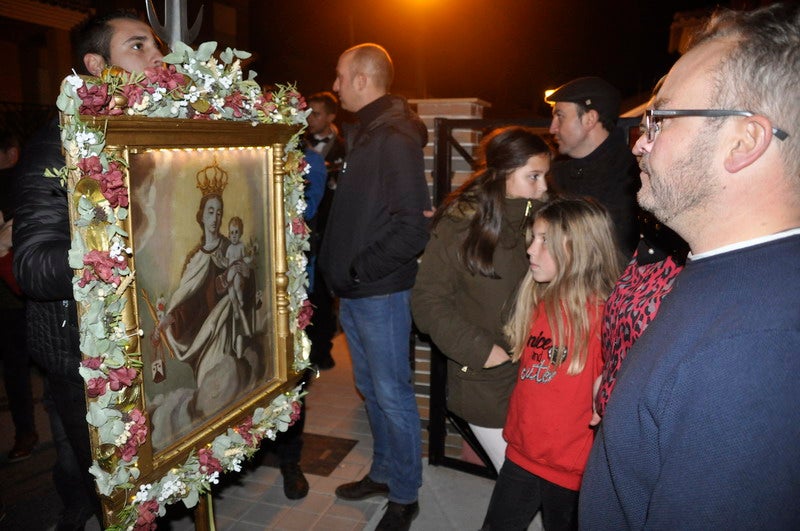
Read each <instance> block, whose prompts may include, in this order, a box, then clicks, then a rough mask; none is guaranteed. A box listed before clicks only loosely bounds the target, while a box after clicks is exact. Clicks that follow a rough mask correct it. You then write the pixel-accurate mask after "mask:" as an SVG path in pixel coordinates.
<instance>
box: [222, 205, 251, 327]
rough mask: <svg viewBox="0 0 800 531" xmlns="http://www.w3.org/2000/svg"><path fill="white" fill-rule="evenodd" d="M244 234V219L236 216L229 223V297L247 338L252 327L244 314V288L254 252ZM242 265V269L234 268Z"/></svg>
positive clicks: (226, 253)
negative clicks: (243, 240)
mask: <svg viewBox="0 0 800 531" xmlns="http://www.w3.org/2000/svg"><path fill="white" fill-rule="evenodd" d="M243 233H244V223H243V222H242V218H240V217H238V216H234V217H232V218H231V220H230V221H229V222H228V239H229V240H230V242H231V243H230V245H229V246H228V249H227V251H226V252H225V259H226V260H227V267H228V278H227V281H228V297H229V298H230V300H231V303H232V304H233V307H234V313H233V317H234V319H236V320H239V321H240V323H241V325H242V331H243V332H244V335H245V336H250V327H249V326H248V323H247V318H246V316H245V313H244V294H243V291H244V289H243V286H244V282H245V279H246V278H248V277H249V276H250V270H251V263H252V261H253V256H252V252H248V249H247V247H246V246H245V244H244V243H243V242H242V236H243ZM237 264H240V265H241V266H242V267H232V266H234V265H237Z"/></svg>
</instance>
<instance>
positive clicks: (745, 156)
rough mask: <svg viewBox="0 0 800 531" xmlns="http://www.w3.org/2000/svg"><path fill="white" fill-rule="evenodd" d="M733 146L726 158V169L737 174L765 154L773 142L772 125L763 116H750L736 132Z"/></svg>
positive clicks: (741, 121)
mask: <svg viewBox="0 0 800 531" xmlns="http://www.w3.org/2000/svg"><path fill="white" fill-rule="evenodd" d="M734 135H735V136H734V138H733V146H732V147H731V148H730V150H729V151H728V153H727V154H726V156H725V169H726V170H727V171H728V172H729V173H736V172H738V171H741V170H742V169H744V168H746V167H748V166H750V165H751V164H753V163H754V162H755V161H756V160H758V159H759V157H761V155H763V154H764V152H765V151H766V150H767V148H768V147H769V145H770V142H772V136H773V135H772V124H771V123H770V122H769V120H768V119H767V118H765V117H763V116H748V117H747V118H745V119H743V120H740V121H739V123H738V124H737V125H736V129H735V130H734Z"/></svg>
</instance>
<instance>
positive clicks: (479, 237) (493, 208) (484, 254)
mask: <svg viewBox="0 0 800 531" xmlns="http://www.w3.org/2000/svg"><path fill="white" fill-rule="evenodd" d="M552 154H553V152H552V149H551V148H550V146H549V145H548V144H547V142H545V141H544V140H543V139H542V137H540V136H539V135H537V134H536V133H535V132H534V131H533V130H532V129H529V128H527V127H520V126H510V127H503V128H500V129H495V130H494V131H492V132H491V133H490V134H489V135H487V136H486V137H484V138H483V140H482V141H481V143H480V146H479V151H478V162H477V169H476V171H475V173H473V174H472V177H470V178H469V180H468V181H467V182H465V183H464V184H463V185H461V186H460V187H459V188H458V189H457V190H455V191H454V192H452V193H451V194H450V195H448V196H447V198H446V199H445V200H444V203H443V204H442V206H441V207H440V208H439V209H438V210H437V211H436V215H435V216H434V218H433V225H434V227H435V226H436V224H437V223H438V222H439V220H441V219H442V218H443V217H445V216H448V215H450V216H455V217H461V216H464V215H465V214H466V215H470V216H471V221H470V224H469V230H468V231H467V235H466V237H465V238H464V242H463V243H462V245H461V252H460V253H459V259H460V260H461V263H462V264H464V267H466V268H467V270H468V271H469V272H470V273H472V274H479V275H482V276H485V277H489V278H496V277H497V274H496V272H495V270H494V263H493V257H494V250H495V248H496V247H497V242H498V240H499V238H500V227H501V225H502V219H503V215H504V212H503V200H504V199H505V197H506V179H507V177H508V176H509V174H510V173H511V172H513V171H514V170H516V169H517V168H520V167H522V166H524V165H525V164H527V163H528V159H529V158H531V157H534V156H536V155H547V156H549V157H552Z"/></svg>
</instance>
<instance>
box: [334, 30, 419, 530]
mask: <svg viewBox="0 0 800 531" xmlns="http://www.w3.org/2000/svg"><path fill="white" fill-rule="evenodd" d="M393 73H394V71H393V66H392V61H391V59H390V58H389V55H388V54H387V53H386V50H384V49H383V48H382V47H380V46H378V45H376V44H362V45H359V46H356V47H354V48H350V49H349V50H347V51H345V52H344V53H343V54H342V55H341V57H340V58H339V63H338V65H337V67H336V81H335V82H334V84H333V90H334V91H336V92H338V93H339V98H340V100H341V105H342V108H344V109H345V110H348V111H352V112H355V113H356V116H357V118H358V123H357V124H354V127H352V128H349V129H347V130H346V131H345V138H346V140H347V157H346V159H345V165H344V168H343V170H342V172H341V174H340V175H339V182H338V186H337V189H336V196H335V198H334V201H333V206H332V208H331V212H330V217H329V218H328V226H327V229H326V233H325V239H324V240H323V243H322V251H321V253H320V267H321V268H322V270H323V274H324V275H325V279H326V281H327V283H328V286H329V287H330V289H331V290H332V291H333V292H334V293H335V294H336V295H338V296H339V297H340V305H339V319H340V321H341V323H342V327H343V328H344V331H345V334H346V335H347V343H348V346H349V348H350V355H351V357H352V360H353V372H354V375H355V381H356V386H357V387H358V390H359V391H360V392H361V394H362V395H363V396H364V399H365V403H366V404H365V405H366V409H367V416H368V417H369V422H370V428H371V430H372V436H373V438H374V450H373V458H372V466H371V468H370V471H369V473H368V474H367V475H366V476H364V478H363V479H361V480H360V481H357V482H355V483H348V484H345V485H341V486H340V487H339V488H337V489H336V495H337V496H338V497H340V498H344V499H348V500H358V499H362V498H366V497H368V496H374V495H388V498H389V504H388V506H387V509H386V513H385V514H384V516H383V518H382V520H381V522H380V523H379V524H378V529H408V528H409V527H410V525H411V521H412V520H413V518H414V517H415V516H416V514H417V512H418V510H419V507H418V504H417V491H418V489H419V486H420V484H421V482H422V463H421V440H420V426H419V412H418V411H417V405H416V401H415V398H414V387H413V384H412V373H411V367H410V364H409V348H408V345H409V335H410V333H411V311H410V307H409V297H410V291H411V287H412V286H413V285H414V280H415V277H416V273H417V256H418V255H419V254H420V253H421V252H422V251H423V249H424V248H425V244H426V243H427V241H428V230H427V222H426V218H425V217H424V215H423V211H425V210H430V208H431V206H430V198H429V195H428V187H427V184H426V182H425V168H424V163H423V155H422V147H423V146H424V145H425V144H426V142H427V130H426V128H425V125H424V124H423V123H422V122H421V121H420V119H419V117H417V115H416V114H415V113H413V112H412V111H411V110H410V109H409V107H408V104H407V103H406V101H405V100H404V99H402V98H400V97H397V96H392V95H389V94H388V90H389V87H390V85H391V82H392V77H393Z"/></svg>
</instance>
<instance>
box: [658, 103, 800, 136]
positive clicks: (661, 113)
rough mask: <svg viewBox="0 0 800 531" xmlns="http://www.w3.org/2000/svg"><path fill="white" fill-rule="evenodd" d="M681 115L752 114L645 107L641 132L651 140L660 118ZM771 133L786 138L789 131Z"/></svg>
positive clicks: (746, 112) (775, 129)
mask: <svg viewBox="0 0 800 531" xmlns="http://www.w3.org/2000/svg"><path fill="white" fill-rule="evenodd" d="M681 116H706V117H711V118H719V117H723V116H754V114H753V113H752V112H750V111H731V110H727V109H647V110H646V111H644V125H643V126H642V134H647V141H648V142H652V141H653V140H655V139H656V133H658V132H659V131H660V130H661V120H663V119H664V118H680V117H681ZM772 134H773V135H775V136H776V137H777V138H778V140H786V138H787V137H788V136H789V133H787V132H786V131H783V130H781V129H778V128H777V127H773V128H772Z"/></svg>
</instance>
